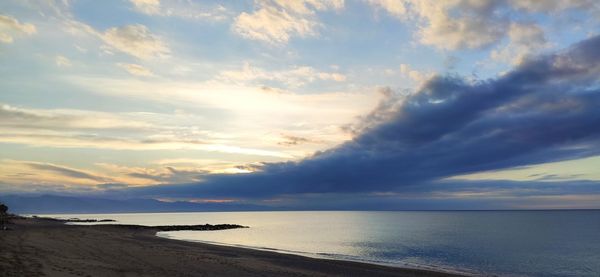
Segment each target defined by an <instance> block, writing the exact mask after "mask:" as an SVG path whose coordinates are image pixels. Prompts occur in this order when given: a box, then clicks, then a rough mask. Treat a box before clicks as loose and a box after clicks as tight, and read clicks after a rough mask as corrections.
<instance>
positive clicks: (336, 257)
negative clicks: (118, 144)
mask: <svg viewBox="0 0 600 277" xmlns="http://www.w3.org/2000/svg"><path fill="white" fill-rule="evenodd" d="M161 232H162V231H159V232H156V236H157V237H159V238H164V239H169V240H176V241H185V242H191V243H200V244H209V245H216V246H223V247H232V248H242V249H249V250H255V251H266V252H272V253H278V254H284V255H294V256H300V257H305V258H311V259H318V260H327V261H344V262H353V263H360V264H369V265H377V266H385V267H392V268H398V269H415V270H425V271H432V272H439V273H447V274H455V275H457V276H469V277H477V276H495V275H490V274H484V273H478V272H472V271H467V270H460V269H458V268H445V267H438V266H428V265H422V264H408V263H392V262H383V261H381V262H378V261H373V260H366V259H358V258H353V257H352V256H346V255H340V254H332V253H310V252H302V251H293V250H285V249H277V248H269V247H253V246H246V245H241V244H227V243H220V242H213V241H206V240H185V239H176V238H172V237H168V236H165V235H160V234H159V233H161ZM343 257H348V258H343Z"/></svg>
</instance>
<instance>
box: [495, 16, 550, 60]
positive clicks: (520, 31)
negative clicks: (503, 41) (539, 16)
mask: <svg viewBox="0 0 600 277" xmlns="http://www.w3.org/2000/svg"><path fill="white" fill-rule="evenodd" d="M508 37H509V39H510V41H509V43H508V45H503V46H500V47H498V48H497V49H495V50H493V51H492V53H491V57H492V58H493V59H494V60H497V61H502V62H508V63H511V64H513V65H518V64H521V63H523V62H524V60H525V59H526V58H527V57H529V56H533V55H539V54H540V52H541V51H543V50H544V49H547V48H549V47H550V44H549V43H548V41H547V40H546V37H545V35H544V31H543V30H542V29H541V28H540V27H539V26H537V25H535V24H531V23H530V24H522V23H512V24H511V26H510V29H509V31H508Z"/></svg>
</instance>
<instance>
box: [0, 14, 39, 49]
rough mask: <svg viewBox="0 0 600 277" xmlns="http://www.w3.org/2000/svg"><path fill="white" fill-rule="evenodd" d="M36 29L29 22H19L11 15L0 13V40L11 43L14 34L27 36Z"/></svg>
mask: <svg viewBox="0 0 600 277" xmlns="http://www.w3.org/2000/svg"><path fill="white" fill-rule="evenodd" d="M36 31H37V29H36V28H35V25H33V24H31V23H21V22H19V20H17V19H16V18H14V17H12V16H9V15H1V14H0V42H3V43H12V42H13V41H14V39H15V37H16V36H23V35H25V36H28V35H32V34H35V33H36Z"/></svg>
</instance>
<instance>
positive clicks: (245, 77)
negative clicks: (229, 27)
mask: <svg viewBox="0 0 600 277" xmlns="http://www.w3.org/2000/svg"><path fill="white" fill-rule="evenodd" d="M218 79H221V80H225V81H229V82H242V83H244V82H251V81H278V82H281V83H283V84H285V85H286V86H288V87H293V88H295V87H301V86H303V85H306V84H307V83H312V82H314V81H317V80H323V81H334V82H343V81H345V80H346V75H344V74H341V73H338V72H321V71H318V70H317V69H315V68H313V67H310V66H296V67H294V68H291V69H288V70H279V71H275V70H274V71H267V70H265V69H262V68H259V67H254V66H252V65H250V63H247V62H246V63H244V66H243V67H242V69H241V70H226V71H222V72H221V73H219V76H218Z"/></svg>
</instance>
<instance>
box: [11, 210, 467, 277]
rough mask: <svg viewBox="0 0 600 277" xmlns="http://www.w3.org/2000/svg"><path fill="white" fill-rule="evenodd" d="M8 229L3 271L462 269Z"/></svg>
mask: <svg viewBox="0 0 600 277" xmlns="http://www.w3.org/2000/svg"><path fill="white" fill-rule="evenodd" d="M9 228H10V229H11V230H9V231H0V276H415V277H416V276H432V277H433V276H435V277H442V276H448V277H449V276H461V275H454V274H449V273H443V272H434V271H426V270H420V269H403V268H395V267H387V266H379V265H373V264H364V263H357V262H347V261H335V260H324V259H314V258H308V257H303V256H296V255H289V254H281V253H275V252H268V251H259V250H253V249H245V248H237V247H228V246H219V245H211V244H204V243H196V242H185V241H177V240H170V239H165V238H159V237H156V236H155V233H156V230H153V229H147V228H135V227H134V226H118V225H91V226H82V225H65V224H63V223H62V222H58V221H54V220H46V219H14V220H13V222H12V224H10V225H9ZM213 232H218V231H213Z"/></svg>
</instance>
